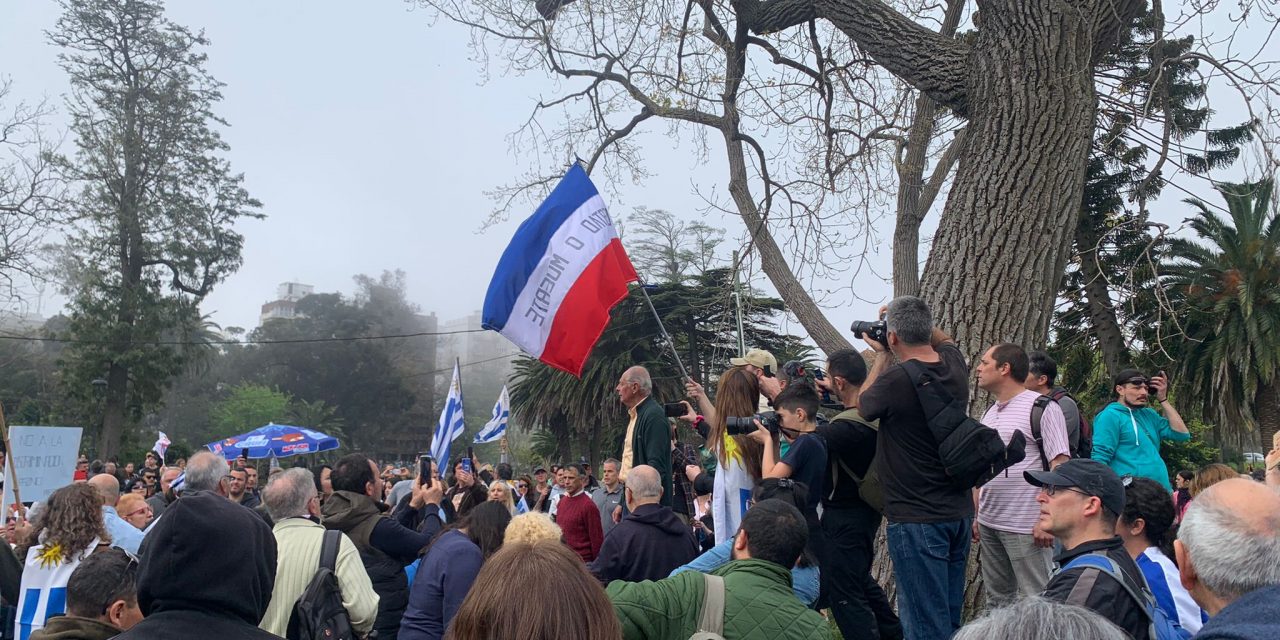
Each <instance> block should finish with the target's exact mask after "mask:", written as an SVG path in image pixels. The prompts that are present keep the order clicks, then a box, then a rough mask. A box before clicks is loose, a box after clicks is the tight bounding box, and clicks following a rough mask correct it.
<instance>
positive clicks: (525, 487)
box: [516, 482, 529, 489]
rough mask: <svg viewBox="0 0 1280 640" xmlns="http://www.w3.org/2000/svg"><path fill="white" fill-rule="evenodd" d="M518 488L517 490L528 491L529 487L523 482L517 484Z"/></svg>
mask: <svg viewBox="0 0 1280 640" xmlns="http://www.w3.org/2000/svg"><path fill="white" fill-rule="evenodd" d="M516 488H517V489H528V488H529V485H527V484H525V483H523V482H517V483H516Z"/></svg>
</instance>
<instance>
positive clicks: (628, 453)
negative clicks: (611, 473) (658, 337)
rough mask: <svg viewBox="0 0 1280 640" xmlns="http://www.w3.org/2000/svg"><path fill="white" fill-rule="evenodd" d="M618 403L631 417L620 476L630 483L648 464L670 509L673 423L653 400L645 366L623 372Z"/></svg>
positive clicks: (625, 439) (664, 502)
mask: <svg viewBox="0 0 1280 640" xmlns="http://www.w3.org/2000/svg"><path fill="white" fill-rule="evenodd" d="M614 391H616V392H617V394H618V400H620V401H621V402H622V404H624V405H626V407H627V414H628V415H629V416H630V417H631V420H630V422H628V423H627V435H626V436H625V438H624V439H623V441H622V468H620V469H618V477H619V478H621V479H622V481H623V482H626V481H627V474H628V473H629V472H630V471H631V469H632V468H633V467H638V466H640V465H642V464H643V465H649V466H650V467H653V468H654V469H657V471H658V475H659V476H660V477H661V479H662V499H661V502H662V504H663V505H664V506H667V507H669V506H671V491H672V489H671V423H669V422H667V414H666V412H665V411H664V410H663V409H662V405H660V404H658V401H657V400H654V399H653V378H651V377H649V370H648V369H645V368H644V367H631V368H630V369H627V370H626V371H624V372H623V373H622V377H621V378H620V379H619V380H618V386H617V387H615V388H614Z"/></svg>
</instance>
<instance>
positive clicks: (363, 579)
mask: <svg viewBox="0 0 1280 640" xmlns="http://www.w3.org/2000/svg"><path fill="white" fill-rule="evenodd" d="M262 500H263V503H264V504H265V505H266V507H267V512H268V513H270V514H271V517H272V519H274V520H275V523H276V524H275V527H273V528H272V530H271V532H272V533H273V534H274V535H275V538H276V549H277V550H278V555H277V557H276V583H275V588H274V589H273V590H272V592H271V604H269V605H267V612H266V614H265V615H263V616H262V623H261V624H259V625H258V626H259V627H261V628H262V629H264V630H266V631H269V632H271V633H274V634H276V635H278V636H281V637H283V636H284V635H285V634H286V632H287V631H288V628H289V617H290V615H291V614H292V613H293V604H294V603H295V602H297V601H298V597H299V596H301V595H302V592H303V590H305V589H306V588H307V585H308V584H309V583H310V582H311V578H312V576H314V575H315V573H316V569H318V568H319V566H320V548H321V546H322V543H323V541H324V536H325V534H326V530H325V528H324V526H323V525H321V524H320V497H319V495H318V494H317V493H316V485H315V477H314V476H313V475H312V474H311V472H310V471H308V470H306V469H301V468H293V469H289V470H287V471H283V472H281V473H278V474H275V475H273V476H271V477H270V479H268V480H267V487H266V489H264V490H263V491H262ZM329 535H336V536H338V541H339V543H338V558H337V561H336V562H335V563H334V573H335V574H336V575H337V578H338V587H339V589H340V590H341V591H342V606H343V607H345V608H346V610H347V616H348V617H349V618H350V619H351V626H352V627H353V628H354V629H355V631H356V633H358V634H360V635H361V636H364V635H366V634H368V633H369V630H370V629H372V628H373V621H374V618H375V617H377V615H378V594H376V593H374V591H373V584H372V583H371V582H370V580H369V574H368V573H367V572H365V569H364V562H363V561H362V560H361V559H360V553H359V551H357V550H356V546H355V545H354V544H352V542H351V540H350V539H349V538H347V536H346V534H344V533H342V532H341V531H337V530H334V531H332V532H329Z"/></svg>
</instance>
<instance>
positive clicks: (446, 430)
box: [431, 360, 466, 471]
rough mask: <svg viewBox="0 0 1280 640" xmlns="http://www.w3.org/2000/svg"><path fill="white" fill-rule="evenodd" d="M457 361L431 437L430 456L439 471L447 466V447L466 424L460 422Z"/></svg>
mask: <svg viewBox="0 0 1280 640" xmlns="http://www.w3.org/2000/svg"><path fill="white" fill-rule="evenodd" d="M458 369H459V365H458V361H457V360H454V361H453V381H452V382H450V383H449V397H448V398H446V399H445V403H444V411H442V412H441V413H440V424H438V425H436V433H435V435H434V436H432V437H431V456H432V457H434V458H435V459H436V461H437V462H438V463H439V464H440V469H441V471H443V470H445V469H447V468H448V467H449V448H450V445H451V444H452V443H453V441H454V440H457V439H458V438H459V437H460V436H461V435H462V431H463V430H464V429H465V428H466V425H465V424H463V422H462V375H461V373H460V372H459V370H458Z"/></svg>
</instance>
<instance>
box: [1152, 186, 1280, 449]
mask: <svg viewBox="0 0 1280 640" xmlns="http://www.w3.org/2000/svg"><path fill="white" fill-rule="evenodd" d="M1272 188H1273V183H1272V181H1271V180H1263V181H1261V182H1258V183H1251V184H1226V183H1223V184H1220V185H1219V186H1218V191H1219V193H1221V194H1222V197H1223V201H1224V202H1225V203H1226V205H1227V211H1228V217H1227V218H1224V217H1223V216H1221V215H1219V214H1218V213H1216V212H1215V211H1213V210H1212V209H1211V208H1210V207H1209V205H1208V204H1206V203H1204V202H1202V201H1200V200H1196V199H1190V200H1187V201H1186V202H1187V203H1188V204H1190V205H1191V206H1192V207H1194V208H1195V210H1196V213H1195V217H1193V218H1192V219H1191V226H1192V228H1193V229H1194V230H1195V232H1196V235H1197V238H1195V239H1187V238H1177V239H1175V240H1173V242H1172V243H1171V247H1170V259H1169V261H1168V262H1167V263H1166V264H1165V266H1164V271H1165V276H1164V277H1163V278H1162V281H1163V283H1164V284H1165V287H1166V289H1167V291H1168V295H1169V296H1170V299H1171V302H1172V303H1173V304H1174V305H1175V306H1176V307H1177V308H1181V309H1184V310H1185V311H1184V315H1182V316H1180V317H1179V318H1177V319H1176V322H1177V325H1178V326H1171V327H1167V328H1166V330H1167V331H1169V332H1172V331H1174V330H1176V329H1180V330H1181V332H1182V333H1184V334H1185V336H1186V339H1185V340H1181V341H1179V343H1178V345H1177V347H1178V350H1179V352H1178V354H1177V355H1178V357H1177V360H1176V362H1177V371H1178V380H1179V381H1180V384H1181V385H1182V387H1183V388H1184V389H1185V390H1186V391H1187V392H1188V395H1189V396H1190V397H1192V398H1194V399H1195V402H1196V405H1197V406H1198V408H1199V409H1200V411H1201V413H1202V414H1203V415H1205V416H1206V417H1207V418H1209V419H1211V420H1213V421H1214V422H1216V423H1218V424H1219V425H1222V426H1224V427H1226V428H1228V429H1229V430H1231V431H1234V432H1236V433H1237V434H1249V435H1250V436H1251V437H1252V438H1253V441H1252V442H1249V443H1248V444H1254V443H1256V442H1257V441H1258V440H1257V438H1258V434H1257V431H1258V426H1257V416H1256V415H1255V403H1256V401H1257V399H1258V395H1259V392H1260V391H1261V390H1263V389H1266V388H1268V386H1269V385H1272V384H1273V383H1274V382H1275V381H1276V379H1277V373H1278V372H1280V288H1278V287H1277V286H1276V284H1277V283H1280V216H1277V215H1275V212H1274V211H1272V209H1271V202H1272ZM1274 426H1276V425H1272V427H1274Z"/></svg>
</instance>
